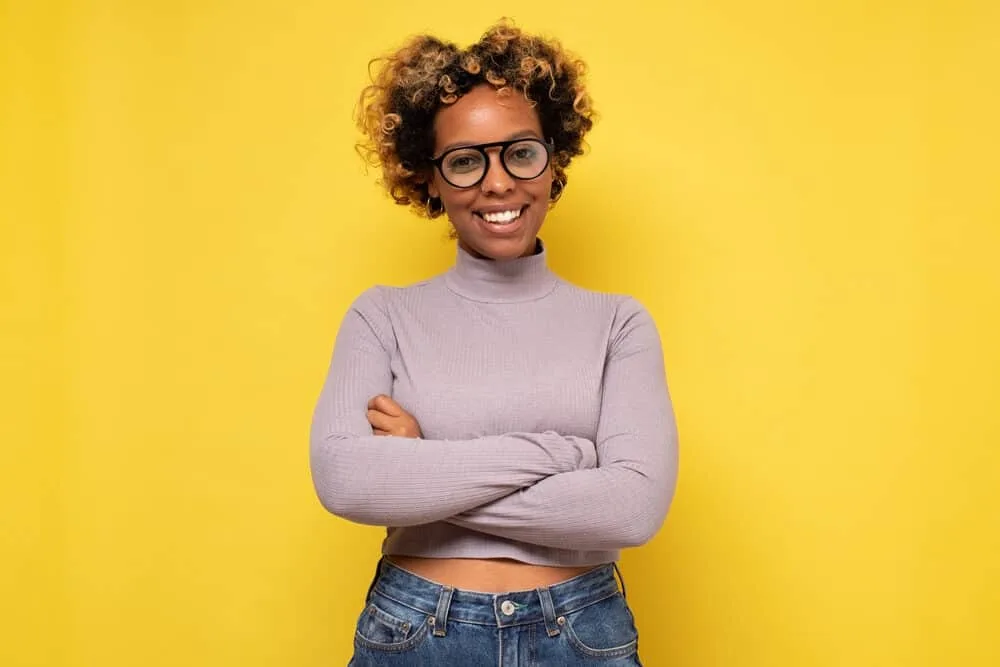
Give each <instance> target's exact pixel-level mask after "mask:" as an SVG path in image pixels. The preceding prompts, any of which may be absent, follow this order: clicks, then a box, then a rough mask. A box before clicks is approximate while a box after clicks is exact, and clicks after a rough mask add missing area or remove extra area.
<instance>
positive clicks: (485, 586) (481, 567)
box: [386, 556, 594, 593]
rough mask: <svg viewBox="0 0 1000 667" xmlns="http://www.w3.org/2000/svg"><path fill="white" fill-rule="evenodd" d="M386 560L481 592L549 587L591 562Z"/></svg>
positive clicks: (390, 558) (445, 582) (583, 568)
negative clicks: (560, 564) (557, 564)
mask: <svg viewBox="0 0 1000 667" xmlns="http://www.w3.org/2000/svg"><path fill="white" fill-rule="evenodd" d="M386 560H388V561H389V562H390V563H393V564H394V565H398V566H399V567H401V568H403V569H404V570H408V571H409V572H412V573H413V574H416V575H418V576H420V577H423V578H424V579H430V580H431V581H433V582H436V583H439V584H443V585H445V586H451V587H452V588H461V589H464V590H467V591H478V592H481V593H506V592H510V591H524V590H530V589H533V588H539V587H542V586H552V585H553V584H558V583H559V582H561V581H566V580H567V579H572V578H573V577H576V576H578V575H581V574H583V573H584V572H588V571H590V570H592V569H594V566H593V565H586V566H577V567H554V566H549V565H532V564H530V563H521V562H518V561H514V560H508V559H502V558H419V557H416V556H386Z"/></svg>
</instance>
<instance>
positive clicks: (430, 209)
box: [424, 197, 444, 218]
mask: <svg viewBox="0 0 1000 667" xmlns="http://www.w3.org/2000/svg"><path fill="white" fill-rule="evenodd" d="M424 208H425V209H427V217H428V218H436V217H438V216H439V215H441V214H442V213H444V204H442V203H441V198H440V197H428V198H427V202H426V203H425V204H424Z"/></svg>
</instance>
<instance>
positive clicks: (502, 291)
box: [444, 239, 559, 303]
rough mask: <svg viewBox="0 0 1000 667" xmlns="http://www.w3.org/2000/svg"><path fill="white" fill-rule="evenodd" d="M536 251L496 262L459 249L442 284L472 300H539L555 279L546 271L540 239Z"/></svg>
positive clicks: (490, 301) (546, 292)
mask: <svg viewBox="0 0 1000 667" xmlns="http://www.w3.org/2000/svg"><path fill="white" fill-rule="evenodd" d="M536 250H537V252H536V253H535V254H534V255H529V256H527V257H518V258H517V259H509V260H503V261H497V260H493V259H479V258H478V257H475V256H473V255H471V254H469V253H468V252H466V251H465V250H463V249H462V248H461V247H459V248H458V257H457V259H456V261H455V266H453V267H452V268H451V269H450V270H449V271H448V272H447V273H445V275H444V280H445V284H446V285H447V286H448V287H449V288H450V289H451V291H453V292H455V293H456V294H458V295H460V296H463V297H465V298H467V299H471V300H473V301H482V302H486V303H516V302H518V301H533V300H535V299H540V298H542V297H543V296H545V295H547V294H548V293H549V292H551V291H552V290H553V289H554V288H555V286H556V283H557V282H558V280H559V278H558V277H557V276H556V275H555V274H554V273H552V271H550V270H549V267H548V263H547V260H546V254H547V253H546V250H545V244H543V243H542V240H541V239H538V245H537V248H536Z"/></svg>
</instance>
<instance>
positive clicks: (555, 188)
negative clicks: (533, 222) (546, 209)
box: [549, 181, 566, 203]
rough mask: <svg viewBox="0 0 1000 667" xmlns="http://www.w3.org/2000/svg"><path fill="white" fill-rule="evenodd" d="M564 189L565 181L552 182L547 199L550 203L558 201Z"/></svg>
mask: <svg viewBox="0 0 1000 667" xmlns="http://www.w3.org/2000/svg"><path fill="white" fill-rule="evenodd" d="M565 188H566V181H552V190H551V191H550V192H549V199H550V200H551V201H552V203H555V202H557V201H559V198H560V197H562V193H563V190H564V189H565Z"/></svg>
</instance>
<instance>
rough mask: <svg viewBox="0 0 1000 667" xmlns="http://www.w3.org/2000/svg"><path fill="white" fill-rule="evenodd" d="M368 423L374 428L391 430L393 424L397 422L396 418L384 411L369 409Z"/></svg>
mask: <svg viewBox="0 0 1000 667" xmlns="http://www.w3.org/2000/svg"><path fill="white" fill-rule="evenodd" d="M368 423H369V424H371V425H372V427H373V428H380V429H382V430H383V431H391V430H392V428H393V426H395V424H396V418H395V417H390V416H389V415H387V414H385V413H384V412H379V411H378V410H369V411H368Z"/></svg>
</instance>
